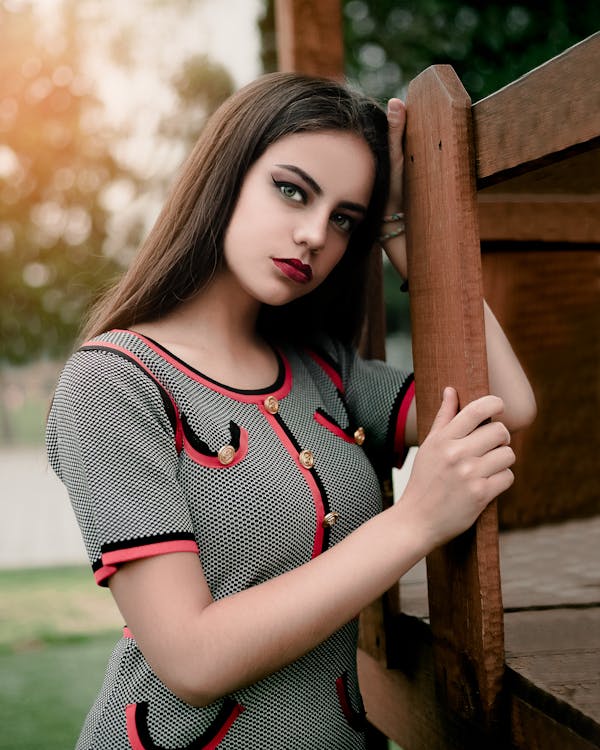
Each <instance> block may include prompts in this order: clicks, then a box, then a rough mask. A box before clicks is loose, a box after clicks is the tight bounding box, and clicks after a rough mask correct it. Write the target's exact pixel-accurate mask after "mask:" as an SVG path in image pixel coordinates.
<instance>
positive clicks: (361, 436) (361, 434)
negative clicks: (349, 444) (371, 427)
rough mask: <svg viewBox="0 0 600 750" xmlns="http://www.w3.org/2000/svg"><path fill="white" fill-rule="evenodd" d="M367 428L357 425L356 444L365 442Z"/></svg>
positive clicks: (355, 432)
mask: <svg viewBox="0 0 600 750" xmlns="http://www.w3.org/2000/svg"><path fill="white" fill-rule="evenodd" d="M365 437H366V435H365V430H364V428H363V427H357V428H356V430H355V431H354V442H355V443H356V445H362V444H363V443H364V442H365Z"/></svg>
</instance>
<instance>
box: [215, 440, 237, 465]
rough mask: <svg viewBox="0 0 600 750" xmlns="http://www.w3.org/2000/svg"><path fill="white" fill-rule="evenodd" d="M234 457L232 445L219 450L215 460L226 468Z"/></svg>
mask: <svg viewBox="0 0 600 750" xmlns="http://www.w3.org/2000/svg"><path fill="white" fill-rule="evenodd" d="M234 457H235V448H234V447H233V445H224V446H223V447H222V448H220V449H219V452H218V453H217V458H218V459H219V461H220V462H221V463H222V464H223V466H227V464H230V463H231V462H232V461H233V459H234Z"/></svg>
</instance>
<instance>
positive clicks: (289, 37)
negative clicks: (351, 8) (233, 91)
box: [275, 0, 344, 80]
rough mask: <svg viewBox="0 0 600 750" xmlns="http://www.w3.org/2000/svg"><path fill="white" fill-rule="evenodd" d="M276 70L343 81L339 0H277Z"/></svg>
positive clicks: (342, 44)
mask: <svg viewBox="0 0 600 750" xmlns="http://www.w3.org/2000/svg"><path fill="white" fill-rule="evenodd" d="M275 28H276V34H277V52H278V56H279V70H283V71H296V72H298V73H306V74H307V75H314V76H324V77H325V78H333V79H336V80H342V79H343V77H344V41H343V37H342V8H341V2H340V0H276V2H275Z"/></svg>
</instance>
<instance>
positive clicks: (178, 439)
mask: <svg viewBox="0 0 600 750" xmlns="http://www.w3.org/2000/svg"><path fill="white" fill-rule="evenodd" d="M82 346H104V347H106V348H107V349H114V350H115V351H118V352H121V353H122V354H125V356H127V357H129V358H130V359H133V360H135V362H136V364H137V365H138V366H139V367H141V369H142V370H143V371H144V372H145V373H146V375H148V377H150V378H152V380H153V381H154V382H155V383H156V385H157V386H158V387H159V388H160V390H161V391H162V393H166V395H167V396H168V397H169V401H170V402H171V404H172V406H173V411H174V414H175V449H176V451H177V453H181V449H182V447H183V427H182V425H181V416H180V414H179V409H178V407H177V404H176V403H175V400H174V398H173V396H171V394H170V393H169V391H168V390H167V389H166V388H165V387H164V385H163V384H162V383H161V382H160V380H159V379H158V378H157V377H156V375H154V373H153V372H152V370H150V369H149V368H148V366H147V365H145V364H144V363H143V362H142V360H141V359H140V358H139V357H138V356H137V354H133V353H132V352H130V351H129V349H126V348H125V347H124V346H120V345H119V344H113V343H112V342H111V341H97V340H96V341H94V340H91V341H86V342H85V343H84V344H82Z"/></svg>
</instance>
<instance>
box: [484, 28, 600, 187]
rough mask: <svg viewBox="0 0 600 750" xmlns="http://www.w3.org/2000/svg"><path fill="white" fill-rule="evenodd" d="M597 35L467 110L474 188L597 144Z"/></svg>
mask: <svg viewBox="0 0 600 750" xmlns="http://www.w3.org/2000/svg"><path fill="white" fill-rule="evenodd" d="M599 59H600V32H599V33H597V34H594V35H593V36H591V37H589V38H588V39H586V40H584V41H582V42H580V43H579V44H576V45H575V46H574V47H571V48H570V49H568V50H566V51H565V52H563V53H562V54H561V55H558V56H557V57H555V58H553V59H552V60H550V61H549V62H547V63H545V64H544V65H541V66H540V67H539V68H536V69H535V70H532V71H531V72H530V73H528V74H527V75H524V76H523V77H522V78H519V79H518V80H516V81H514V82H513V83H511V84H509V85H508V86H505V87H504V88H502V89H500V90H499V91H497V92H496V93H495V94H491V95H490V96H488V97H486V98H485V99H482V100H481V101H479V102H477V103H476V104H475V105H474V106H473V119H474V127H475V144H476V145H475V148H476V153H477V180H478V184H479V186H480V187H483V186H484V185H488V184H491V183H493V182H498V181H500V180H503V179H506V178H507V177H508V176H509V175H510V174H511V173H515V172H517V171H527V170H530V169H532V168H533V167H535V166H539V165H541V164H544V163H546V162H548V161H553V160H556V159H559V158H562V157H564V156H566V155H568V154H570V153H574V152H577V151H580V150H585V149H588V148H592V147H593V146H594V145H597V144H598V142H599V141H600V75H599V74H598V60H599Z"/></svg>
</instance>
